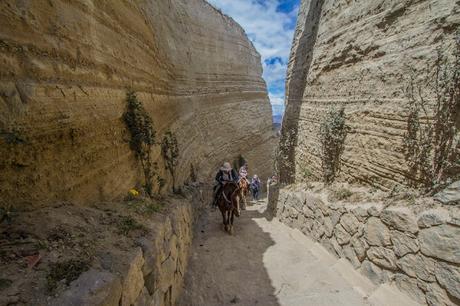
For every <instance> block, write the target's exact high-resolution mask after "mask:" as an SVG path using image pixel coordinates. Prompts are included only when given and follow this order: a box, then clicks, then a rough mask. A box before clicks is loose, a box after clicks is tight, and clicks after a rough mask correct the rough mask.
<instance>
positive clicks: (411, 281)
mask: <svg viewBox="0 0 460 306" xmlns="http://www.w3.org/2000/svg"><path fill="white" fill-rule="evenodd" d="M272 188H274V189H275V191H276V188H278V186H271V188H270V191H272ZM273 194H274V197H272V198H271V199H270V201H271V202H270V203H271V205H272V207H271V210H272V211H275V213H276V215H277V217H278V218H279V219H280V221H281V222H283V223H286V224H287V225H289V226H291V227H293V228H297V229H299V230H300V231H302V232H303V233H304V234H305V235H307V236H310V237H312V238H313V239H315V240H316V241H318V242H319V243H321V244H322V245H323V246H324V247H325V248H327V249H328V250H329V252H331V253H332V254H334V255H335V256H337V257H344V258H347V259H348V260H349V261H350V262H351V264H352V265H353V266H354V267H355V268H356V269H358V270H359V271H360V272H361V273H362V274H364V275H365V276H367V277H368V278H369V279H370V280H372V281H373V282H374V283H375V284H384V283H389V282H393V283H394V284H396V285H397V286H398V287H399V288H400V289H402V290H403V291H405V292H406V293H407V294H408V295H409V296H411V297H412V298H413V299H414V300H416V301H417V302H419V303H421V304H423V305H455V304H457V305H458V301H459V300H460V295H459V293H460V292H459V290H458V288H460V270H459V264H460V243H459V239H458V238H459V237H460V231H459V227H458V216H459V213H460V209H459V208H458V207H449V209H445V208H440V207H434V208H433V206H432V205H431V206H430V205H425V206H423V205H422V206H420V205H419V206H417V205H412V206H409V205H407V203H404V202H401V203H399V204H398V205H390V206H388V205H385V206H384V205H383V203H382V202H381V201H374V202H372V201H364V202H359V203H353V204H352V203H348V202H341V203H337V202H330V201H329V200H328V199H329V198H328V197H327V196H324V194H323V193H320V192H318V191H317V190H316V191H315V190H312V189H308V187H307V186H304V185H291V186H288V187H285V188H282V189H280V190H279V191H278V194H276V192H274V193H273ZM427 201H428V200H427ZM274 202H276V203H274ZM311 212H315V213H311Z"/></svg>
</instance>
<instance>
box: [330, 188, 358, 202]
mask: <svg viewBox="0 0 460 306" xmlns="http://www.w3.org/2000/svg"><path fill="white" fill-rule="evenodd" d="M352 195H353V192H351V191H350V190H349V189H347V188H340V189H337V190H334V191H333V193H332V196H333V199H334V200H338V201H342V200H345V199H348V198H349V197H351V196H352Z"/></svg>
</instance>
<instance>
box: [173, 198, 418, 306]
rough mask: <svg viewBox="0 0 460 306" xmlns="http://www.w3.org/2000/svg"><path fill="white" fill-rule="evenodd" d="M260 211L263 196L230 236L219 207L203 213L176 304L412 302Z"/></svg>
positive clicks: (407, 303) (237, 221) (288, 305)
mask: <svg viewBox="0 0 460 306" xmlns="http://www.w3.org/2000/svg"><path fill="white" fill-rule="evenodd" d="M264 211H265V203H263V202H262V203H261V202H259V203H258V204H256V205H253V206H250V207H249V208H248V210H247V211H243V212H242V216H241V217H240V218H239V219H236V220H235V227H234V231H235V233H234V235H233V236H230V235H228V234H226V233H224V232H223V231H222V229H221V222H222V220H221V216H220V213H219V212H218V211H215V212H208V213H206V214H205V215H204V216H202V218H201V220H200V223H199V224H198V228H197V233H196V234H195V239H194V243H193V248H192V254H191V258H190V263H189V266H188V270H187V274H186V277H185V284H184V293H183V295H182V297H181V298H180V299H179V301H178V303H177V305H179V306H181V305H182V306H185V305H187V306H189V305H190V306H191V305H193V306H195V305H196V306H198V305H199V306H206V305H209V306H211V305H212V306H220V305H248V306H249V305H261V306H270V305H286V306H295V305H314V306H319V305H353V306H359V305H392V304H393V305H395V304H397V305H413V303H412V302H411V301H410V300H406V299H407V298H406V297H405V296H401V294H400V293H399V292H396V290H394V288H390V287H385V286H380V287H375V286H374V285H372V284H371V283H370V282H369V281H368V280H367V279H365V278H363V277H362V276H361V275H360V274H358V273H357V272H356V271H355V270H353V268H352V267H351V265H350V264H349V263H348V262H346V260H337V259H336V258H334V257H332V256H331V255H330V254H329V253H327V251H326V250H324V249H323V248H322V247H321V246H320V245H319V244H317V243H314V242H313V241H312V240H310V239H309V238H308V237H306V236H304V235H302V234H301V233H300V232H299V231H297V230H293V229H291V228H289V227H287V226H285V225H284V224H282V223H280V222H278V221H277V220H276V219H274V220H269V219H270V218H267V215H266V214H265V213H264ZM393 299H395V300H393Z"/></svg>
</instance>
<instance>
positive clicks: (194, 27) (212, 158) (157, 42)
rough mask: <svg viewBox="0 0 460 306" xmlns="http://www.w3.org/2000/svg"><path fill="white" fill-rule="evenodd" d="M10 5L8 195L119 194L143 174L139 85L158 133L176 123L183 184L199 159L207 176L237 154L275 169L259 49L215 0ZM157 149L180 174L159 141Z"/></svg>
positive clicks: (5, 75)
mask: <svg viewBox="0 0 460 306" xmlns="http://www.w3.org/2000/svg"><path fill="white" fill-rule="evenodd" d="M0 9H1V10H0V11H1V13H0V157H1V158H0V194H1V197H0V198H1V199H2V200H3V201H5V203H8V204H17V205H34V206H38V205H46V204H47V203H51V202H55V201H72V202H75V203H86V202H90V201H100V200H112V199H116V198H118V197H120V196H122V195H124V194H126V192H127V190H129V189H130V188H132V187H133V186H134V185H135V184H136V183H139V181H140V178H142V175H141V170H140V167H139V164H138V162H137V161H136V160H135V158H134V154H133V152H132V151H130V149H129V145H128V142H129V134H128V132H127V130H126V128H125V125H124V123H123V120H122V115H123V113H124V111H125V109H126V101H125V97H126V92H127V89H128V88H131V89H133V90H134V91H135V92H136V94H137V96H138V98H139V100H140V101H142V102H143V104H144V107H145V108H146V110H147V111H148V113H149V114H150V115H151V116H152V118H153V121H154V126H155V129H156V131H157V140H161V137H162V136H163V134H164V133H165V132H166V131H167V130H171V131H173V132H174V133H176V134H177V137H178V142H179V149H180V157H179V164H178V166H177V176H178V183H179V184H182V183H183V182H185V181H187V180H188V179H189V174H190V167H191V164H193V165H194V167H195V169H197V172H198V179H200V180H202V181H205V180H208V179H210V178H211V177H212V174H213V172H214V171H215V169H216V168H217V167H218V166H219V165H220V164H221V163H222V162H223V161H224V160H230V161H231V160H232V159H234V158H236V157H237V156H238V154H242V155H243V156H244V157H246V158H247V159H248V161H249V163H250V166H251V170H252V171H254V172H256V173H258V174H260V175H261V176H262V177H264V176H266V175H268V174H270V169H271V158H272V151H273V143H274V142H275V141H274V140H275V139H274V138H273V134H272V132H271V125H272V119H271V107H270V104H269V101H268V97H267V92H266V85H265V82H264V81H263V79H262V77H261V75H262V66H261V63H260V55H259V54H258V53H257V51H256V50H255V48H254V46H253V45H252V44H251V43H250V41H249V40H248V38H247V37H246V35H245V33H244V31H243V29H242V28H241V27H240V26H239V25H238V24H236V23H235V22H234V21H233V20H232V19H231V18H229V17H227V16H224V15H222V14H221V13H220V12H219V11H217V10H215V9H214V8H213V7H211V6H210V5H209V4H208V3H207V2H205V1H203V0H179V1H168V0H158V1H143V0H136V1H116V2H114V1H99V0H98V1H96V0H94V1H93V0H82V1H68V0H51V1H45V0H39V1H10V0H7V1H2V2H1V3H0ZM249 151H250V152H251V153H249ZM154 158H155V159H156V160H157V161H158V162H159V171H160V174H161V176H162V177H163V178H164V179H166V180H167V182H168V184H170V183H169V182H170V177H169V175H168V174H167V173H166V171H165V170H164V167H163V162H162V160H161V158H160V150H159V147H158V146H157V147H156V148H155V152H154ZM169 187H170V186H167V188H169Z"/></svg>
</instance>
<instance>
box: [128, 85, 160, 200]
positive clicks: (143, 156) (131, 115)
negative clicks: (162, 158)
mask: <svg viewBox="0 0 460 306" xmlns="http://www.w3.org/2000/svg"><path fill="white" fill-rule="evenodd" d="M126 103H127V109H126V112H125V113H124V115H123V120H124V122H125V124H126V126H127V128H128V130H129V132H130V135H131V140H130V142H129V143H130V148H131V150H133V151H134V153H135V154H136V158H137V159H138V160H139V161H140V163H141V166H142V170H143V172H144V180H145V190H146V192H147V193H148V194H149V195H150V196H152V195H153V180H154V177H155V175H156V169H155V164H154V163H153V162H152V158H151V152H152V148H153V146H154V145H155V138H156V132H155V129H154V126H153V121H152V118H151V117H150V115H149V114H148V113H147V111H146V110H145V108H144V106H143V105H142V103H141V102H140V101H139V100H138V99H137V97H136V94H135V93H134V92H133V91H128V92H127V94H126Z"/></svg>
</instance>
